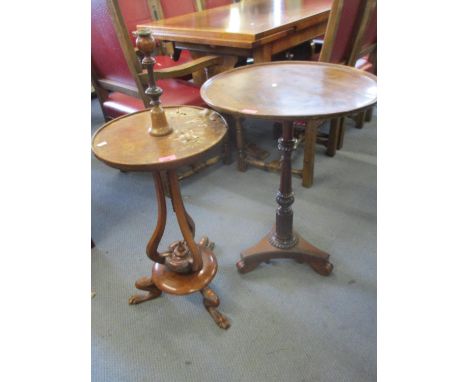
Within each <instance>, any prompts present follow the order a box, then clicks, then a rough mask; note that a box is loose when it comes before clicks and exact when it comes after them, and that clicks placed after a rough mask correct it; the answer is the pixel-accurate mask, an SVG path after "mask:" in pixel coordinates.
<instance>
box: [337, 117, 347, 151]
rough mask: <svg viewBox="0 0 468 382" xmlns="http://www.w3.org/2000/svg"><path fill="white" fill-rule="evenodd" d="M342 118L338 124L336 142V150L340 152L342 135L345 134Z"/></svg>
mask: <svg viewBox="0 0 468 382" xmlns="http://www.w3.org/2000/svg"><path fill="white" fill-rule="evenodd" d="M344 121H345V119H344V118H340V121H339V124H338V142H337V145H336V149H337V150H341V149H342V148H343V141H344V133H345V126H344Z"/></svg>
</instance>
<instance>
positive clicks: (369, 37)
mask: <svg viewBox="0 0 468 382" xmlns="http://www.w3.org/2000/svg"><path fill="white" fill-rule="evenodd" d="M376 46H377V3H376V4H375V5H374V7H373V9H372V10H371V15H370V17H369V22H368V24H367V27H366V28H365V32H364V35H363V38H362V44H361V47H360V53H359V56H362V55H364V54H367V53H369V52H370V51H372V50H374V48H375V47H376Z"/></svg>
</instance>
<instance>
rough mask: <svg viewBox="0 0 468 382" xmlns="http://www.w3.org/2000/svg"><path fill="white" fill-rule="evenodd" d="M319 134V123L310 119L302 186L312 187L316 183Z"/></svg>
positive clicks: (306, 134)
mask: <svg viewBox="0 0 468 382" xmlns="http://www.w3.org/2000/svg"><path fill="white" fill-rule="evenodd" d="M316 136H317V124H316V122H315V121H308V122H307V127H306V129H305V136H304V162H303V166H302V186H303V187H306V188H310V187H312V184H313V183H314V162H315V139H316Z"/></svg>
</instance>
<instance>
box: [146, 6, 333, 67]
mask: <svg viewBox="0 0 468 382" xmlns="http://www.w3.org/2000/svg"><path fill="white" fill-rule="evenodd" d="M331 4H332V0H301V1H297V0H244V1H241V2H240V3H234V4H231V5H227V6H221V7H216V8H212V9H207V10H203V11H201V12H195V13H190V14H186V15H182V16H177V17H171V18H168V19H164V20H158V21H153V22H149V23H145V24H141V25H137V28H138V29H146V28H148V29H150V30H151V31H152V32H153V34H154V35H155V36H156V37H157V38H158V39H161V40H167V41H174V42H176V46H177V47H179V48H184V49H189V50H190V51H193V52H195V51H197V52H203V53H205V54H223V55H230V56H244V57H245V56H248V57H254V60H255V62H257V63H258V62H268V61H271V56H272V55H273V54H275V53H278V52H281V51H284V50H286V49H288V48H290V47H293V46H296V45H299V44H300V43H302V42H304V41H307V40H309V39H312V38H314V37H317V36H319V35H322V34H323V33H325V29H326V26H327V20H328V15H329V12H330V9H331Z"/></svg>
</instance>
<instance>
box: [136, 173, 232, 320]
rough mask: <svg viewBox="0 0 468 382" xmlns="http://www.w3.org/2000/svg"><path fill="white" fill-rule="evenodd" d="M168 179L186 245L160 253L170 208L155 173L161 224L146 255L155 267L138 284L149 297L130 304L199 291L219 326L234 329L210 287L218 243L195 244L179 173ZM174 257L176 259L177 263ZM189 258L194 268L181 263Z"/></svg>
mask: <svg viewBox="0 0 468 382" xmlns="http://www.w3.org/2000/svg"><path fill="white" fill-rule="evenodd" d="M166 175H167V178H166ZM164 178H166V179H167V182H166V183H167V184H168V188H169V194H170V196H171V201H172V207H173V209H174V212H175V214H176V217H177V222H178V224H179V227H180V230H181V232H182V236H183V238H184V241H179V242H175V243H172V244H171V246H170V247H169V250H168V252H165V253H159V252H158V245H159V243H160V241H161V238H162V236H163V234H164V228H165V226H166V215H167V208H166V199H165V193H164V186H163V179H162V176H161V173H159V172H154V173H153V179H154V185H155V189H156V196H157V204H158V220H157V224H156V228H155V230H154V232H153V235H152V236H151V239H150V240H149V242H148V245H147V247H146V253H147V255H148V257H149V258H150V259H151V260H153V261H154V262H155V264H154V266H153V272H152V275H151V277H141V278H139V279H138V280H137V281H136V283H135V287H136V288H137V289H139V290H142V291H145V292H146V293H144V294H134V295H133V296H131V297H130V298H129V300H128V303H129V304H130V305H136V304H140V303H142V302H145V301H150V300H154V299H155V298H158V297H160V296H161V294H162V293H163V292H165V293H169V294H175V295H184V294H190V293H194V292H198V291H199V292H200V293H201V294H202V296H203V304H204V306H205V308H206V310H207V311H208V313H209V314H210V316H211V317H212V318H213V320H214V321H215V323H216V324H217V325H218V326H219V327H220V328H222V329H228V328H229V327H230V325H231V324H230V321H229V319H228V318H227V317H226V316H225V315H224V314H222V313H221V312H220V311H219V310H218V306H219V304H220V300H219V297H218V296H217V295H216V293H215V292H214V291H213V290H212V289H210V288H209V283H210V282H211V280H212V279H213V277H214V276H215V274H216V271H217V267H218V266H217V262H216V258H215V257H214V254H213V253H212V252H211V250H212V249H213V247H214V243H211V242H210V240H209V239H208V237H206V236H203V237H202V239H201V240H200V243H198V244H197V243H195V241H194V236H195V223H194V221H193V219H192V218H191V217H190V215H189V214H188V212H187V210H186V209H185V206H184V203H183V200H182V195H181V193H180V187H179V180H178V177H177V173H176V171H175V170H169V171H167V173H164ZM202 254H203V256H204V257H202ZM174 256H176V261H175V262H174ZM186 258H187V259H189V260H192V262H191V265H192V266H191V268H190V267H187V266H186V263H185V264H184V263H183V262H179V260H183V259H186ZM189 264H190V262H189Z"/></svg>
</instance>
